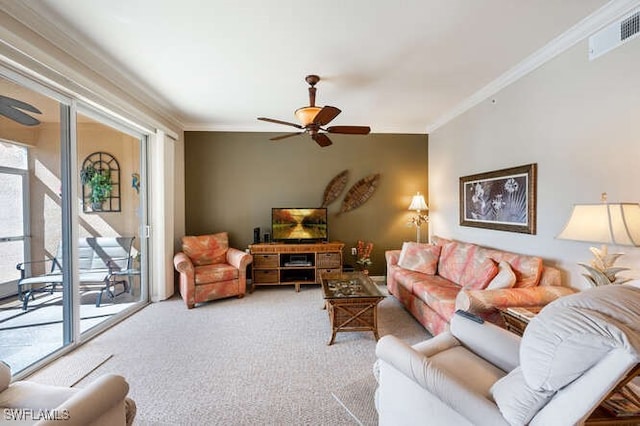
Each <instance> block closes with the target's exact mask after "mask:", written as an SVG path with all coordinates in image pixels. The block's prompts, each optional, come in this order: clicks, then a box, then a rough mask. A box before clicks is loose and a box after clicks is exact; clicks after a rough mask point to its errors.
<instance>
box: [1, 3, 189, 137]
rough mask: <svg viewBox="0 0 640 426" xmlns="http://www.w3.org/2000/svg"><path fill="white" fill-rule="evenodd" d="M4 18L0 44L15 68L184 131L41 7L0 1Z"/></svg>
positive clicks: (144, 90)
mask: <svg viewBox="0 0 640 426" xmlns="http://www.w3.org/2000/svg"><path fill="white" fill-rule="evenodd" d="M2 12H4V13H5V14H6V15H7V16H8V19H3V20H2V25H0V39H2V40H4V43H5V45H6V46H7V48H9V49H11V50H12V52H10V55H7V56H10V57H11V58H12V60H13V61H14V62H17V63H19V64H34V63H36V64H40V67H39V68H40V70H36V72H39V71H41V70H45V71H46V72H45V74H44V75H43V76H44V77H46V78H48V79H50V80H53V81H57V82H58V83H59V84H60V85H61V86H63V87H65V88H67V89H68V90H69V91H71V92H73V93H74V94H77V95H80V96H81V97H84V98H85V99H88V100H90V101H93V102H94V103H96V104H103V105H104V106H106V107H107V108H109V109H114V110H116V111H117V112H119V113H124V114H125V115H129V116H131V115H133V116H140V115H142V118H144V119H145V120H148V121H150V122H152V123H153V124H154V125H155V126H157V127H158V128H160V129H163V130H166V131H169V132H170V133H174V132H176V131H182V129H183V128H184V126H183V123H182V121H181V118H180V117H179V115H178V114H177V113H176V112H175V111H174V110H173V108H172V107H171V105H170V104H169V103H168V102H167V101H166V100H165V99H163V98H162V97H161V96H159V95H158V93H157V92H155V91H154V90H153V89H151V88H150V87H148V86H146V85H144V84H142V83H141V82H140V81H136V80H135V79H132V78H131V77H130V76H125V75H124V74H123V73H122V72H121V71H120V70H119V69H117V68H116V67H114V66H112V65H111V64H113V63H114V60H113V59H111V58H109V57H107V56H106V55H104V54H103V53H101V51H100V49H97V48H96V47H95V46H91V45H90V44H89V43H88V42H87V41H86V39H84V38H83V37H82V36H81V35H80V34H78V33H76V32H75V31H74V30H72V29H68V28H67V29H64V30H63V29H61V28H60V27H58V26H56V24H55V23H54V21H55V19H53V18H55V17H54V15H53V14H52V13H51V12H50V11H49V10H48V9H47V8H46V7H45V6H44V5H43V4H42V3H39V2H29V3H27V2H15V1H11V0H0V15H1V14H2ZM9 18H10V19H9ZM11 20H13V21H14V22H10V21H11ZM16 24H18V25H20V26H22V27H23V28H20V27H19V26H18V25H16ZM132 109H133V111H132Z"/></svg>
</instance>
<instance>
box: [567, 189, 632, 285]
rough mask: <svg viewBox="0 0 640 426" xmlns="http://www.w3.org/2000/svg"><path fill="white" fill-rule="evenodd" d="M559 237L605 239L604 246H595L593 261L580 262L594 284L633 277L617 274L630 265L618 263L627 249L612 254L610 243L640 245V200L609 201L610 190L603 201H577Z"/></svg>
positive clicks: (588, 240) (586, 239) (585, 239)
mask: <svg viewBox="0 0 640 426" xmlns="http://www.w3.org/2000/svg"><path fill="white" fill-rule="evenodd" d="M557 238H559V239H563V240H573V241H587V242H593V243H602V244H603V245H602V248H600V249H598V248H596V247H591V249H590V250H591V252H592V253H593V255H594V259H593V260H591V263H590V264H585V263H578V265H580V266H582V267H583V268H585V269H586V270H587V272H588V274H583V276H584V277H585V278H586V279H587V280H588V281H589V282H590V283H591V284H592V285H594V286H599V285H606V284H622V283H624V282H626V281H629V279H626V278H620V277H616V274H617V273H618V272H621V271H626V270H628V269H629V268H620V267H615V266H614V264H615V262H616V260H617V259H618V258H619V257H620V256H622V255H623V253H612V254H609V252H608V248H607V244H613V245H621V246H635V247H638V246H640V204H638V203H608V202H607V194H606V193H603V194H602V202H601V203H600V204H575V205H574V206H573V211H572V212H571V217H570V218H569V221H568V222H567V224H566V225H565V227H564V229H563V230H562V232H560V234H559V235H558V237H557Z"/></svg>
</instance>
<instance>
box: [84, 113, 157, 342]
mask: <svg viewBox="0 0 640 426" xmlns="http://www.w3.org/2000/svg"><path fill="white" fill-rule="evenodd" d="M77 118H78V119H77V124H76V129H77V130H76V134H77V141H78V143H77V152H78V156H77V157H78V158H77V167H76V176H78V178H79V183H78V192H77V197H78V225H79V238H78V250H77V251H76V260H77V262H76V263H77V264H78V269H79V270H78V278H79V296H80V318H81V321H80V330H81V332H86V331H88V330H91V329H93V328H96V327H99V326H100V325H101V324H103V323H104V322H106V321H108V320H110V319H111V318H112V317H114V316H115V317H117V316H118V314H120V313H121V312H124V311H126V310H127V309H129V308H130V307H132V306H135V305H136V304H137V303H139V302H141V301H144V300H146V299H147V292H146V288H147V287H146V286H145V285H144V282H145V281H146V274H143V268H142V267H141V265H143V264H144V262H143V258H145V259H146V237H145V234H144V229H145V227H144V224H145V223H146V209H145V205H146V204H145V202H144V185H143V182H144V181H145V179H144V176H145V173H144V170H145V168H144V167H143V166H144V163H143V160H144V158H145V156H144V155H142V154H143V153H144V152H145V145H146V138H145V137H144V135H141V134H138V133H136V132H134V131H132V129H128V128H126V127H124V126H122V125H119V123H117V122H114V121H113V120H110V119H109V118H108V117H106V116H104V115H102V114H100V113H98V112H93V111H91V110H90V109H81V112H79V113H78V114H77Z"/></svg>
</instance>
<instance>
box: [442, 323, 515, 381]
mask: <svg viewBox="0 0 640 426" xmlns="http://www.w3.org/2000/svg"><path fill="white" fill-rule="evenodd" d="M450 333H451V334H452V335H453V336H454V338H456V339H458V341H459V342H460V343H461V344H462V345H463V346H464V347H466V348H468V349H469V350H470V351H471V352H473V353H475V354H476V355H478V356H480V357H482V358H483V359H485V360H487V361H489V362H490V363H491V364H493V365H495V366H496V367H498V368H500V369H501V370H503V371H506V372H510V371H511V370H513V369H514V368H516V367H517V366H518V365H520V340H521V338H520V336H518V335H516V334H514V333H511V332H510V331H507V330H505V329H504V328H501V327H498V326H497V325H495V324H491V323H490V322H487V321H485V322H484V323H482V324H478V323H477V322H474V321H471V320H469V319H466V318H464V317H461V316H460V315H455V314H454V315H453V318H451V329H450ZM487 342H490V344H487Z"/></svg>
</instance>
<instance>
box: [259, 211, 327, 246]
mask: <svg viewBox="0 0 640 426" xmlns="http://www.w3.org/2000/svg"><path fill="white" fill-rule="evenodd" d="M271 237H272V238H273V240H274V241H283V242H288V241H289V242H298V241H326V240H327V237H328V231H327V209H326V208H273V209H271Z"/></svg>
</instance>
